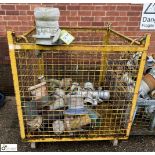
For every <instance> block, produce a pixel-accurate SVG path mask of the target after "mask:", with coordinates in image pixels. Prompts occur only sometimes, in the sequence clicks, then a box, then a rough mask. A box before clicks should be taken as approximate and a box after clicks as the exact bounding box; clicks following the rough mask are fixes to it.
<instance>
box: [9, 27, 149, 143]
mask: <svg viewBox="0 0 155 155" xmlns="http://www.w3.org/2000/svg"><path fill="white" fill-rule="evenodd" d="M62 29H63V28H62ZM64 29H65V30H67V31H69V32H70V33H71V34H72V35H73V36H74V37H75V41H74V42H73V43H72V44H71V45H55V46H40V45H36V44H35V40H34V38H33V37H32V34H33V33H34V32H35V29H33V30H31V31H30V32H29V33H26V34H24V35H22V36H16V35H15V34H14V33H13V32H10V31H8V33H7V36H8V44H9V50H10V59H11V67H12V74H13V80H14V88H15V93H16V103H17V111H18V118H19V124H20V133H21V138H22V139H23V140H24V141H28V142H50V141H81V140H119V139H127V138H128V136H129V134H130V129H131V125H132V118H133V114H134V111H135V106H136V101H137V96H138V90H139V86H140V81H141V79H142V74H143V70H144V64H145V60H146V54H147V50H148V46H149V42H150V35H146V36H145V37H144V39H143V41H142V42H141V41H136V40H132V39H131V38H128V37H126V36H124V35H122V34H120V33H118V32H116V31H114V30H112V29H111V28H93V29H92V28H64ZM134 55H140V56H139V57H138V58H137V59H136V61H134V63H132V61H131V60H132V59H133V57H134ZM130 78H131V79H132V81H133V83H132V84H133V85H132V86H131V85H129V83H130V82H129V79H130ZM88 82H89V84H92V86H93V88H92V90H91V92H92V93H94V92H100V91H104V90H107V91H108V92H109V93H110V98H106V99H104V100H102V101H99V100H96V98H95V99H94V98H93V100H95V101H96V102H95V104H94V105H92V104H90V102H85V98H86V97H85V96H84V97H83V96H82V97H83V98H82V97H79V98H80V99H81V98H82V99H81V102H79V98H77V100H78V101H77V100H74V102H78V103H79V104H82V103H83V102H84V104H82V105H81V106H83V110H85V113H80V114H79V113H78V114H77V113H76V114H66V113H67V110H68V109H69V107H70V105H69V103H70V104H73V101H72V100H73V99H70V98H71V97H73V98H74V97H75V96H74V95H75V94H76V93H77V92H78V93H79V92H80V93H81V94H82V92H84V91H85V84H86V83H87V84H88ZM55 85H57V87H55ZM62 85H63V86H62ZM37 88H40V89H39V92H37V90H36V89H37ZM75 88H76V89H77V90H76V91H74V90H73V89H75ZM34 90H35V91H34ZM58 90H59V92H57V93H59V95H58V96H59V97H57V98H56V97H55V96H54V95H53V94H55V93H56V91H58ZM37 93H39V94H40V95H38V96H37ZM60 94H61V95H62V94H63V95H62V96H61V95H60ZM60 96H61V97H60ZM67 97H68V98H67ZM66 98H67V99H66ZM56 99H58V100H59V101H57V102H55V100H56ZM68 99H69V100H68ZM60 100H61V101H60ZM71 101H72V102H71ZM93 103H94V102H93ZM54 104H55V106H56V105H57V106H58V107H57V108H55V107H54ZM59 104H61V106H60V105H59ZM74 104H75V103H74ZM75 109H78V108H77V107H76V106H75ZM86 111H87V112H86Z"/></svg>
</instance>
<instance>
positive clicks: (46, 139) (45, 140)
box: [25, 136, 128, 142]
mask: <svg viewBox="0 0 155 155" xmlns="http://www.w3.org/2000/svg"><path fill="white" fill-rule="evenodd" d="M116 139H117V140H127V139H128V137H121V138H119V137H114V136H106V137H94V138H37V139H27V140H26V139H25V141H26V142H63V141H64V142H66V141H94V140H95V141H96V140H116Z"/></svg>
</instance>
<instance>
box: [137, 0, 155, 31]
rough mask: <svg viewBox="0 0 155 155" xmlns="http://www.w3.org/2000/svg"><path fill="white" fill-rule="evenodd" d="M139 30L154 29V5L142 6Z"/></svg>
mask: <svg viewBox="0 0 155 155" xmlns="http://www.w3.org/2000/svg"><path fill="white" fill-rule="evenodd" d="M140 29H147V30H152V29H155V3H149V4H144V5H143V12H142V18H141V23H140Z"/></svg>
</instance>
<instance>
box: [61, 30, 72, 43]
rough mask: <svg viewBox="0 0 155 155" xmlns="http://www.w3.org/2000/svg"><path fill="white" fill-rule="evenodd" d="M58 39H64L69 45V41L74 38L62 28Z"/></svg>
mask: <svg viewBox="0 0 155 155" xmlns="http://www.w3.org/2000/svg"><path fill="white" fill-rule="evenodd" d="M60 39H61V40H62V41H64V42H65V43H66V44H67V45H69V44H70V43H72V42H73V40H74V39H75V38H74V37H73V36H72V35H71V34H70V33H68V32H67V31H66V30H62V31H61V34H60Z"/></svg>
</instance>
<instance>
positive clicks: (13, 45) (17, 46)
mask: <svg viewBox="0 0 155 155" xmlns="http://www.w3.org/2000/svg"><path fill="white" fill-rule="evenodd" d="M64 29H66V30H71V29H72V30H78V29H79V30H80V29H84V30H85V31H89V30H91V29H92V28H67V27H64ZM105 29H107V28H93V30H95V31H98V32H103V31H105ZM33 30H34V28H33V29H31V30H30V31H29V32H27V33H25V34H23V35H21V36H17V38H18V39H21V38H26V36H27V35H28V34H29V33H31V32H32V31H33ZM109 33H114V34H116V35H118V36H120V37H122V38H124V39H126V40H128V41H130V42H131V44H130V45H108V37H109ZM14 36H15V34H14V33H13V32H12V31H8V32H7V38H8V45H9V55H10V60H11V68H12V74H13V81H14V89H15V96H16V104H17V111H18V119H19V126H20V135H21V138H22V140H23V141H26V142H55V141H87V140H120V139H124V140H125V139H128V137H129V134H130V130H131V126H132V118H133V114H134V111H135V107H136V102H137V97H138V91H139V87H140V83H141V80H142V75H143V70H144V65H145V61H146V56H147V50H148V47H149V44H150V34H147V35H146V36H145V39H144V40H145V43H144V44H143V45H141V44H140V42H139V41H136V40H133V39H131V38H129V37H126V36H125V35H123V34H120V33H118V32H116V31H114V30H112V29H111V28H108V29H107V34H106V38H105V40H104V43H105V44H106V45H97V46H96V45H83V44H78V45H77V44H75V45H74V44H71V45H69V46H67V45H59V46H41V45H36V44H33V43H28V42H26V43H17V42H15V41H14ZM22 49H23V50H34V49H35V50H73V51H74V50H85V51H90V50H94V51H96V52H99V51H104V52H113V51H131V52H136V51H139V52H142V58H141V62H140V68H139V71H138V77H137V81H136V86H135V92H134V96H133V100H132V107H131V111H130V118H129V123H128V127H127V132H126V136H124V137H121V138H120V137H115V136H107V137H95V138H61V139H59V138H36V139H32V138H30V139H27V138H26V135H25V129H24V122H23V113H22V106H21V99H20V90H19V81H18V73H17V67H16V65H17V64H16V58H15V50H22ZM102 59H104V58H102ZM101 65H102V64H101ZM101 67H102V66H101ZM103 76H104V75H103V73H100V80H102V78H103Z"/></svg>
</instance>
